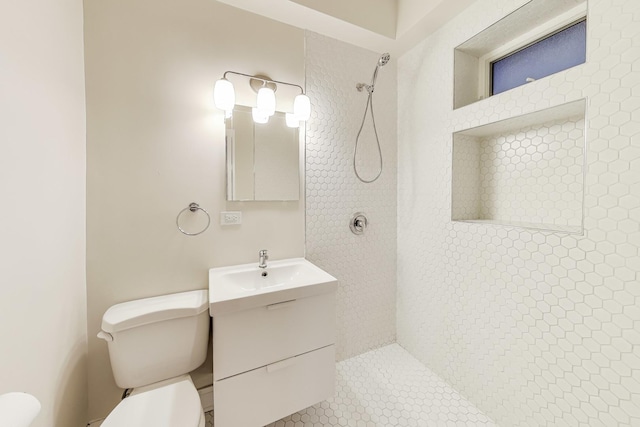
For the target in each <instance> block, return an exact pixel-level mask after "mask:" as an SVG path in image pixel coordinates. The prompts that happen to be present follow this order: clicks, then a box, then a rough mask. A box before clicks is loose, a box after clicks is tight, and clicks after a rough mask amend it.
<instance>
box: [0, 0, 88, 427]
mask: <svg viewBox="0 0 640 427" xmlns="http://www.w3.org/2000/svg"><path fill="white" fill-rule="evenodd" d="M0 94H2V95H0V117H1V119H0V120H1V121H0V147H1V151H2V154H1V155H0V210H1V212H2V213H1V214H0V218H1V219H2V226H0V260H1V261H0V343H1V344H0V394H3V393H6V392H9V391H26V392H29V393H31V394H33V395H35V396H36V397H37V398H38V399H39V400H40V402H41V403H42V411H41V413H40V415H39V416H38V418H37V419H36V422H35V423H34V426H36V427H45V426H46V427H50V426H60V427H80V426H83V425H85V422H86V407H87V398H86V388H87V386H86V353H87V347H86V346H87V343H86V323H85V319H86V299H85V107H84V75H83V52H82V4H81V3H80V2H77V1H72V0H55V1H51V0H34V1H29V2H14V1H11V2H7V1H5V2H1V3H0Z"/></svg>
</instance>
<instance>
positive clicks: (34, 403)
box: [0, 392, 41, 427]
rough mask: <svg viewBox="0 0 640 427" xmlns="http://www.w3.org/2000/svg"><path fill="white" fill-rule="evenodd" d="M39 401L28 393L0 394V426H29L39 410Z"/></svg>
mask: <svg viewBox="0 0 640 427" xmlns="http://www.w3.org/2000/svg"><path fill="white" fill-rule="evenodd" d="M40 408H41V406H40V402H39V401H38V399H36V398H35V397H33V396H32V395H30V394H28V393H21V392H14V393H6V394H2V395H0V426H8V427H29V425H30V424H31V422H32V421H33V420H34V419H35V417H36V416H37V415H38V413H39V412H40Z"/></svg>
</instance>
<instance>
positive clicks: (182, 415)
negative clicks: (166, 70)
mask: <svg viewBox="0 0 640 427" xmlns="http://www.w3.org/2000/svg"><path fill="white" fill-rule="evenodd" d="M208 306H209V299H208V293H207V291H204V290H203V291H191V292H182V293H178V294H172V295H163V296H159V297H153V298H146V299H141V300H135V301H129V302H125V303H122V304H117V305H114V306H113V307H111V308H109V309H108V310H107V311H106V312H105V313H104V316H103V317H102V331H100V333H99V334H98V337H99V338H102V339H104V340H105V341H107V343H108V346H109V357H110V359H111V369H112V370H113V376H114V378H115V380H116V384H118V386H119V387H121V388H125V389H131V388H132V389H133V391H132V392H131V394H130V395H129V397H127V398H125V399H123V400H122V401H121V402H120V403H119V404H118V406H116V407H115V409H114V410H113V411H111V413H110V414H109V416H108V417H107V418H106V419H105V420H104V422H103V423H102V425H101V427H152V426H153V427H204V425H205V419H204V412H203V410H202V405H201V404H200V396H199V394H198V391H197V390H196V388H195V386H194V385H193V382H192V381H191V377H190V376H189V372H190V371H193V370H194V369H196V368H197V367H198V366H200V365H202V363H204V361H205V359H206V357H207V343H208V339H209V312H208Z"/></svg>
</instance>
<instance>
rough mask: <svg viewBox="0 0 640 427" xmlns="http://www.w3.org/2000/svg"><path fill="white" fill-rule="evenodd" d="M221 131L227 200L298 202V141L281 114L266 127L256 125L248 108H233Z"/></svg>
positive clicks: (277, 113) (294, 132) (296, 135)
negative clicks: (224, 152) (225, 153)
mask: <svg viewBox="0 0 640 427" xmlns="http://www.w3.org/2000/svg"><path fill="white" fill-rule="evenodd" d="M225 129H226V135H225V136H226V145H227V147H226V148H227V200H229V201H251V200H255V201H290V200H299V198H300V171H299V168H298V165H299V163H300V150H299V147H300V139H299V136H298V129H297V128H290V127H288V126H287V124H286V120H285V113H282V112H279V111H276V113H275V114H274V115H273V116H271V118H270V119H269V122H268V123H265V124H258V123H255V122H254V121H253V118H252V116H251V108H250V107H245V106H239V105H236V106H235V108H234V109H233V116H232V117H231V118H228V119H226V120H225Z"/></svg>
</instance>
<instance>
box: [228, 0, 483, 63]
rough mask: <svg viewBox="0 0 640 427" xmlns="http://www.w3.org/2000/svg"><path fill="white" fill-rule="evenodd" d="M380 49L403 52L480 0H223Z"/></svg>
mask: <svg viewBox="0 0 640 427" xmlns="http://www.w3.org/2000/svg"><path fill="white" fill-rule="evenodd" d="M218 1H220V2H221V3H226V4H228V5H231V6H234V7H237V8H240V9H244V10H246V11H249V12H252V13H256V14H258V15H262V16H265V17H267V18H271V19H274V20H276V21H280V22H283V23H285V24H289V25H292V26H295V27H299V28H303V29H307V30H311V31H314V32H316V33H320V34H323V35H326V36H329V37H333V38H335V39H338V40H342V41H345V42H347V43H351V44H354V45H356V46H360V47H363V48H365V49H369V50H372V51H375V52H391V53H392V54H394V55H401V54H403V53H404V52H406V51H408V50H409V49H411V48H412V47H413V46H415V45H416V44H417V43H418V42H420V41H421V40H423V39H424V38H425V37H427V36H428V35H429V34H431V33H433V32H434V31H436V30H437V29H438V28H440V27H441V26H442V25H443V24H444V23H446V22H447V21H449V20H450V19H451V18H453V17H454V16H455V15H457V14H458V13H460V12H461V11H462V10H464V9H465V8H466V7H468V6H469V5H470V4H472V3H473V2H475V1H477V0H455V1H454V0H218Z"/></svg>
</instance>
